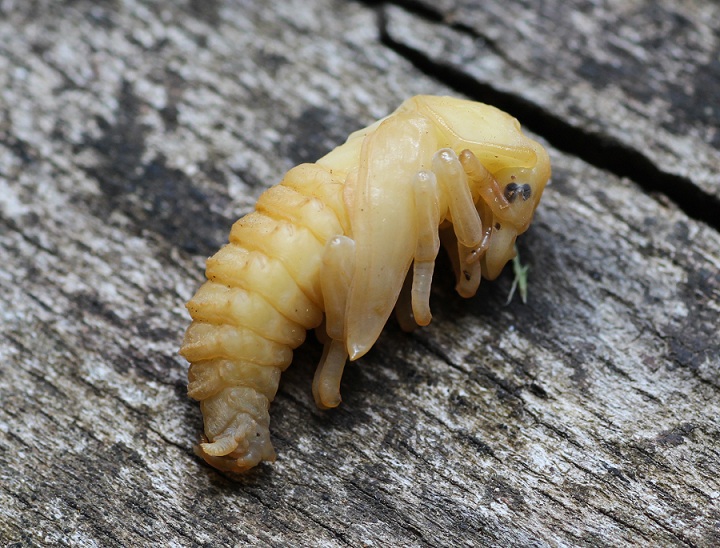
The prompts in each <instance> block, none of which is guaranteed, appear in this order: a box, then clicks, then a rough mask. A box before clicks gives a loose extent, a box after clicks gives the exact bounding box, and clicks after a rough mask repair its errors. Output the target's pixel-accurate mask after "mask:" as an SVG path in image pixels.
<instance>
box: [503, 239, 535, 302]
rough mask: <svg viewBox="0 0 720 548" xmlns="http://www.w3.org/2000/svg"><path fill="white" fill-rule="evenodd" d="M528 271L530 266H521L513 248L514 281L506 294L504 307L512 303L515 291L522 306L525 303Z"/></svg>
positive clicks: (516, 251) (518, 255)
mask: <svg viewBox="0 0 720 548" xmlns="http://www.w3.org/2000/svg"><path fill="white" fill-rule="evenodd" d="M528 270H530V265H525V266H523V265H522V264H521V263H520V253H519V252H518V248H517V246H515V257H513V272H514V273H515V279H514V280H513V283H512V286H511V287H510V293H509V294H508V298H507V301H505V304H506V305H508V304H510V301H512V298H513V295H515V289H518V290H519V293H520V300H521V301H522V302H523V304H526V303H527V274H528Z"/></svg>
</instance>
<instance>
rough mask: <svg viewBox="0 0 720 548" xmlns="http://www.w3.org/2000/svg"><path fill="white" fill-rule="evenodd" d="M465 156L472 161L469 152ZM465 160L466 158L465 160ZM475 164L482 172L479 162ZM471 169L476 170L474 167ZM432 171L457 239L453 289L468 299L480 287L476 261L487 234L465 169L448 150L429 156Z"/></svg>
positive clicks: (484, 245) (486, 243) (480, 253)
mask: <svg viewBox="0 0 720 548" xmlns="http://www.w3.org/2000/svg"><path fill="white" fill-rule="evenodd" d="M467 152H469V151H467ZM469 154H470V155H471V157H472V158H475V156H474V155H472V153H469ZM466 156H467V155H466ZM472 158H470V159H472ZM468 159H469V158H466V161H468ZM475 160H477V158H475ZM478 165H479V166H480V168H482V169H484V167H483V166H482V164H479V162H478ZM473 167H474V168H476V169H478V168H477V166H475V165H473ZM433 171H434V172H435V174H436V175H437V179H438V182H439V183H440V185H441V187H442V189H443V190H444V192H445V195H446V196H447V201H448V209H449V210H450V217H451V221H452V224H453V230H454V232H455V238H456V239H457V253H458V255H457V257H458V263H457V271H456V274H457V285H456V290H457V292H458V293H459V294H460V295H461V296H463V297H472V296H473V295H475V293H476V291H477V288H478V286H479V284H480V279H481V275H482V269H481V266H480V262H479V261H480V257H481V256H482V254H483V253H484V252H485V250H486V249H487V246H488V244H489V232H488V231H487V230H483V223H482V220H481V219H480V214H479V213H478V211H477V209H476V207H475V202H474V201H473V196H472V191H471V189H470V183H471V181H470V180H469V179H468V175H467V173H466V170H465V166H464V165H463V164H462V163H461V162H460V160H459V159H458V157H457V155H456V154H455V152H453V151H452V150H451V149H441V150H439V151H438V152H436V153H435V156H433ZM473 174H475V173H473ZM491 178H492V177H491ZM473 182H474V181H473ZM488 230H492V227H488ZM451 254H452V251H451Z"/></svg>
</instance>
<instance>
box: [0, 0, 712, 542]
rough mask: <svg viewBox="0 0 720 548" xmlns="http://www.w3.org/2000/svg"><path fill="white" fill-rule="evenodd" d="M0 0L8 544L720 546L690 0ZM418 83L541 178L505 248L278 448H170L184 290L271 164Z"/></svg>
mask: <svg viewBox="0 0 720 548" xmlns="http://www.w3.org/2000/svg"><path fill="white" fill-rule="evenodd" d="M536 4H537V5H533V3H527V2H521V1H516V0H504V1H502V2H500V1H497V2H496V1H490V2H482V3H481V2H475V1H470V0H467V1H455V0H435V1H433V2H425V1H424V0H419V1H414V2H408V3H403V2H397V3H382V2H368V3H362V2H341V1H333V0H311V1H301V0H294V1H289V2H273V3H260V2H252V1H238V2H229V1H228V2H222V1H220V0H213V1H206V2H200V1H196V0H188V1H178V2H170V1H168V0H155V1H140V0H127V1H123V2H119V1H117V2H112V1H109V2H91V1H89V0H76V1H72V2H70V1H67V2H49V1H32V2H18V1H13V0H4V1H0V260H1V263H0V264H1V266H0V545H3V546H4V545H11V546H36V545H37V546H39V545H68V546H150V545H168V546H197V545H207V546H236V545H253V546H288V545H308V546H386V545H400V546H497V545H503V546H605V545H637V544H644V545H650V546H717V545H718V544H720V479H719V478H718V471H719V470H720V337H719V336H718V335H719V331H718V316H719V314H720V232H719V230H720V161H719V160H718V158H720V154H719V149H720V132H719V131H718V128H719V127H720V8H718V5H717V4H716V3H714V2H712V1H710V0H693V1H690V2H682V3H680V2H671V1H669V0H667V1H661V2H655V1H650V0H645V1H640V0H638V1H635V2H625V1H620V0H615V1H604V2H603V1H599V0H595V1H590V0H574V1H571V2H560V1H548V2H542V3H536ZM417 93H431V94H452V95H458V96H465V97H469V98H472V99H475V100H480V101H485V102H489V103H493V104H496V105H498V106H500V107H501V108H504V109H505V110H508V111H510V112H511V113H513V114H514V115H516V116H517V117H518V118H519V119H520V120H521V122H523V123H524V124H525V125H526V127H528V128H529V129H530V130H531V131H532V132H533V134H534V135H535V136H537V137H538V138H539V139H541V140H543V142H545V143H547V144H548V148H549V151H550V154H551V157H552V160H553V168H554V172H553V180H552V184H551V185H550V186H549V187H548V189H547V191H546V193H545V196H544V198H543V202H542V203H541V206H540V208H539V210H538V212H537V214H536V218H535V221H534V223H533V225H532V227H531V229H530V231H529V232H528V233H527V234H526V235H525V236H524V237H523V238H522V240H521V241H520V242H519V248H520V253H521V257H522V260H523V262H524V263H526V264H529V265H530V268H531V270H530V275H529V299H528V303H527V304H525V305H523V304H521V303H520V302H519V300H518V299H517V298H515V299H514V300H513V301H512V302H511V303H510V304H509V305H506V304H505V301H506V298H507V295H508V291H509V289H510V285H511V283H512V272H511V271H510V269H507V270H506V271H505V272H504V273H503V275H502V276H501V277H500V278H499V279H498V280H497V281H495V282H492V283H483V285H482V286H481V289H480V291H479V293H478V295H477V296H476V297H475V298H473V299H470V300H463V299H461V298H459V297H458V296H457V295H455V294H454V291H453V280H452V277H451V275H450V273H449V268H448V264H447V262H443V263H441V265H440V269H439V270H440V271H439V272H438V273H437V275H436V282H435V288H434V292H433V298H432V301H431V306H432V310H433V314H434V319H433V322H432V324H431V325H430V326H428V327H427V328H424V329H420V330H418V331H416V332H414V333H412V334H409V335H408V334H405V333H402V332H401V331H400V330H399V328H398V327H397V325H396V324H395V323H394V321H393V322H390V323H389V324H388V326H387V327H386V329H385V331H384V333H383V335H382V337H381V338H380V340H379V341H378V342H377V344H376V346H375V348H374V349H373V350H372V351H371V352H370V353H369V354H368V355H367V356H366V357H364V358H362V359H361V360H360V361H358V362H356V363H353V364H351V365H349V366H348V367H347V369H346V374H345V378H344V381H343V385H342V393H343V399H344V401H343V403H342V405H341V407H340V408H338V409H336V410H332V411H319V410H318V409H317V408H316V407H315V405H314V403H313V400H312V395H311V392H310V383H311V380H312V371H313V367H314V365H315V364H316V363H317V361H318V359H319V357H320V346H319V344H318V343H317V342H316V341H315V340H314V337H313V336H310V337H308V342H307V343H306V344H305V345H304V346H302V347H301V348H300V349H298V351H297V352H296V354H295V361H294V363H293V365H292V366H291V368H290V369H288V371H287V372H286V373H285V374H284V377H283V381H282V383H281V386H280V391H279V393H278V396H277V398H276V400H275V402H274V403H273V406H272V409H271V416H272V423H271V429H272V434H273V441H274V443H275V446H276V449H277V451H278V455H279V458H278V461H277V462H276V463H274V464H271V465H263V466H261V467H259V468H257V469H256V470H254V471H253V472H251V473H249V474H247V475H245V476H243V477H240V478H237V477H235V478H232V477H229V476H225V475H222V474H220V473H218V472H216V471H215V470H213V469H211V468H209V467H207V466H206V465H204V464H203V463H202V462H200V461H199V460H198V459H197V458H196V457H195V456H194V455H193V452H192V446H193V443H194V442H195V441H196V440H197V435H198V432H199V429H200V426H201V418H200V413H199V410H198V407H197V405H196V403H195V402H193V401H191V400H189V399H188V398H187V396H186V394H185V384H186V368H187V365H186V363H185V362H184V361H183V360H182V359H181V358H180V357H179V356H177V349H178V346H179V344H180V341H181V339H182V334H183V330H184V329H185V327H186V326H187V324H188V323H189V320H188V316H187V313H186V312H185V310H184V302H185V301H186V300H187V299H188V298H189V297H190V296H191V295H192V293H193V292H194V291H195V289H196V288H197V287H198V285H199V284H200V283H201V281H202V278H203V263H204V259H205V258H206V257H207V256H208V255H210V254H211V253H213V252H214V251H215V250H216V249H217V248H218V247H219V246H220V245H222V243H224V242H225V241H226V238H227V234H228V231H229V228H230V225H231V224H232V222H233V221H234V220H235V219H236V218H237V217H239V216H240V215H242V214H244V213H247V212H249V211H250V210H251V209H252V206H253V203H254V201H255V200H256V198H257V197H258V195H259V194H260V193H261V192H262V191H263V190H264V189H265V188H267V187H268V186H270V185H272V184H275V183H277V182H278V181H279V180H280V178H281V177H282V174H283V173H284V172H285V171H286V170H287V169H289V168H290V167H292V166H293V165H295V164H297V163H300V162H303V161H312V160H314V159H316V158H318V157H319V156H321V155H322V154H324V153H325V152H326V151H328V150H329V149H330V148H332V147H333V146H334V145H336V144H339V143H341V142H342V141H343V140H344V139H345V137H346V136H347V134H348V133H350V132H351V131H353V130H354V129H357V128H359V127H362V126H363V125H366V124H368V123H369V122H371V121H373V120H374V119H376V118H379V117H381V116H384V115H385V114H387V113H388V112H389V111H391V110H392V109H394V108H395V107H396V106H397V105H398V104H399V103H400V102H401V101H402V100H404V99H405V98H407V97H409V96H411V95H414V94H417Z"/></svg>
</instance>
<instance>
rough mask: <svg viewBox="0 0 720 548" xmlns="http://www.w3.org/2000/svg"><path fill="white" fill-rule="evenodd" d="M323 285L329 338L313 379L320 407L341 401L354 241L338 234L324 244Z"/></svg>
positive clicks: (353, 260) (314, 393) (314, 392)
mask: <svg viewBox="0 0 720 548" xmlns="http://www.w3.org/2000/svg"><path fill="white" fill-rule="evenodd" d="M322 261H323V269H322V272H321V273H320V288H321V290H322V294H323V300H324V302H325V331H326V333H327V335H328V337H329V340H326V341H324V344H325V348H324V351H323V355H322V358H321V359H320V363H319V365H318V367H317V369H316V370H315V378H314V379H313V386H312V391H313V397H314V398H315V403H316V404H317V406H318V407H320V408H321V409H329V408H331V407H337V406H338V405H339V404H340V400H341V399H340V380H341V379H342V374H343V369H344V368H345V362H346V361H347V358H348V353H347V350H346V348H345V329H344V326H345V308H346V304H347V297H348V288H349V287H350V279H351V277H352V272H353V269H354V268H355V242H354V241H353V240H352V239H351V238H348V237H347V236H335V237H334V238H331V239H330V240H329V241H328V243H327V244H326V245H325V253H324V255H323V259H322Z"/></svg>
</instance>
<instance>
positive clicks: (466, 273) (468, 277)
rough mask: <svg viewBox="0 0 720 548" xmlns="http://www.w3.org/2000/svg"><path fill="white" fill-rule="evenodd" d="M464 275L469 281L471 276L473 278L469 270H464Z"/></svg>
mask: <svg viewBox="0 0 720 548" xmlns="http://www.w3.org/2000/svg"><path fill="white" fill-rule="evenodd" d="M463 276H465V279H466V280H467V281H470V278H471V276H470V272H468V271H467V270H463Z"/></svg>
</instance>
